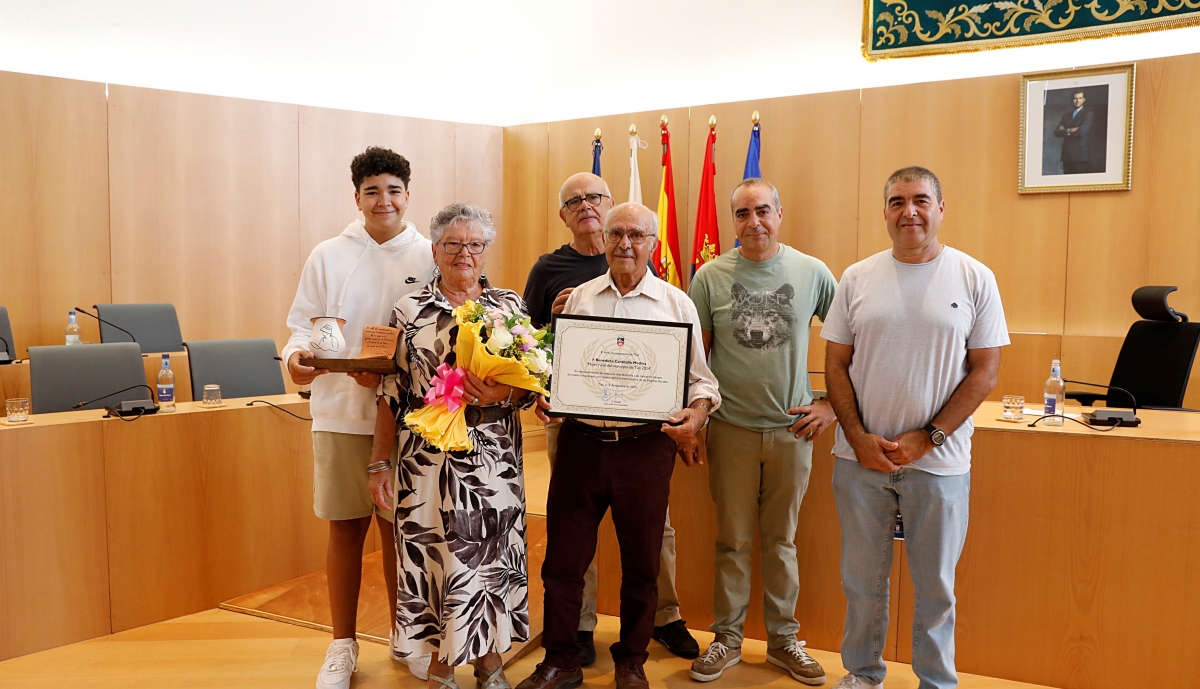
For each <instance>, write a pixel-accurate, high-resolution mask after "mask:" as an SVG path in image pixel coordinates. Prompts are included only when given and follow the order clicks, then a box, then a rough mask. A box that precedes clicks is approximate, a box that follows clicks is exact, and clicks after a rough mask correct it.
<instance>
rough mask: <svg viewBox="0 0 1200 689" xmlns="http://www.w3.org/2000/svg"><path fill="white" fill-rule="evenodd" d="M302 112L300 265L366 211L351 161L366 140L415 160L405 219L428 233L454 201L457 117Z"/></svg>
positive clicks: (326, 110) (304, 109)
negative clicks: (357, 198) (356, 200)
mask: <svg viewBox="0 0 1200 689" xmlns="http://www.w3.org/2000/svg"><path fill="white" fill-rule="evenodd" d="M299 116H300V156H299V160H300V168H299V169H300V252H299V255H300V266H301V267H303V266H304V261H305V260H307V259H308V255H309V254H310V253H312V250H313V247H315V246H316V245H317V244H319V243H321V242H322V241H324V240H326V239H329V238H331V237H336V236H337V235H338V234H340V233H341V232H342V230H344V229H346V225H348V224H350V222H351V221H353V220H355V219H356V218H361V217H362V213H360V212H359V210H358V208H357V207H356V206H355V205H354V184H353V183H352V182H351V180H350V161H351V160H352V159H353V158H354V156H356V155H358V154H359V153H362V152H363V151H364V150H366V149H367V147H368V146H382V147H384V148H390V149H392V150H393V151H395V152H397V153H399V154H400V155H402V156H404V157H405V158H407V159H408V161H409V163H411V164H412V179H411V180H410V181H409V189H410V192H411V195H410V197H409V206H408V210H407V211H406V212H405V214H404V219H405V220H408V221H409V222H411V223H413V224H414V225H416V226H417V229H418V230H420V231H421V233H422V234H424V235H426V236H428V235H429V220H430V218H432V217H433V216H434V214H436V213H437V212H438V211H439V210H441V209H442V208H444V207H445V206H447V205H449V204H451V203H453V202H454V201H455V196H454V168H455V157H454V131H455V126H456V125H455V124H454V123H453V122H440V121H437V120H422V119H416V118H412V117H395V116H392V115H376V114H372V113H364V112H352V111H349V110H333V109H330V108H313V107H308V106H300V108H299ZM295 286H296V285H295V282H293V283H292V285H291V286H290V288H291V289H292V290H293V293H294V291H295ZM289 305H290V301H289Z"/></svg>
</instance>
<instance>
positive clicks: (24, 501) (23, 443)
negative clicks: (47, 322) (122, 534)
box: [0, 422, 111, 660]
mask: <svg viewBox="0 0 1200 689" xmlns="http://www.w3.org/2000/svg"><path fill="white" fill-rule="evenodd" d="M101 437H102V436H101V428H100V424H99V423H94V422H91V423H89V422H85V423H78V424H73V425H71V426H67V427H39V426H36V425H35V426H24V427H12V428H0V460H2V461H0V660H4V659H6V658H12V657H14V656H19V655H24V654H26V653H33V652H35V651H40V650H43V649H47V648H53V647H54V646H61V645H63V644H69V643H73V642H76V641H82V640H84V639H90V638H93V637H96V636H102V635H104V634H108V633H110V631H111V628H110V625H109V594H108V585H109V581H108V551H107V543H106V526H107V524H106V520H105V510H104V465H103V461H104V456H103V451H102V443H101Z"/></svg>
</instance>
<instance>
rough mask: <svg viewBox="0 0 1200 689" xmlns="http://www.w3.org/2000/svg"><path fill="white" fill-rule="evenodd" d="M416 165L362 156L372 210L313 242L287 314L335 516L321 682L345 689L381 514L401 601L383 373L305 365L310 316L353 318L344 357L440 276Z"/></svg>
mask: <svg viewBox="0 0 1200 689" xmlns="http://www.w3.org/2000/svg"><path fill="white" fill-rule="evenodd" d="M410 171H411V170H410V166H409V163H408V161H407V160H405V159H404V157H403V156H401V155H399V154H397V153H394V152H392V151H389V150H387V149H385V148H376V147H371V148H368V149H367V150H366V151H364V152H363V153H361V154H359V155H358V156H355V158H354V160H353V161H352V162H351V163H350V174H351V179H352V181H353V182H354V200H355V202H356V203H357V204H358V209H359V210H360V211H362V214H363V217H362V219H360V220H355V221H354V222H352V223H350V225H349V226H348V227H347V228H346V229H345V230H343V231H342V233H341V234H340V235H338V236H337V237H334V238H332V239H327V240H325V241H323V242H321V243H320V244H318V245H317V246H316V248H315V249H313V252H312V254H310V255H309V257H308V261H307V262H306V263H305V264H304V272H303V273H302V274H301V276H300V285H299V286H298V287H297V288H296V299H295V301H293V302H292V309H291V311H290V312H289V313H288V319H287V323H288V327H289V328H291V331H292V336H291V338H290V339H289V340H288V343H287V346H285V347H284V348H283V360H284V361H286V362H287V367H288V373H289V374H291V376H292V381H293V382H295V383H296V384H297V385H306V384H308V383H311V384H312V400H311V402H310V404H309V409H310V411H311V413H312V418H313V424H312V430H313V434H312V435H313V460H314V461H313V464H314V466H313V509H314V511H315V512H316V513H317V516H318V517H320V518H321V519H326V520H328V521H329V546H328V551H327V553H326V566H327V572H328V575H329V608H330V612H331V614H332V618H333V643H332V644H330V646H329V650H328V651H327V652H326V655H325V664H324V665H323V666H322V668H321V671H320V674H319V675H318V677H317V689H346V688H347V687H349V686H350V676H351V675H352V674H353V672H354V671H355V669H356V668H357V661H358V642H357V641H355V631H356V629H355V618H356V616H357V613H358V593H359V584H360V582H361V581H362V551H363V543H364V541H365V540H366V536H367V531H368V530H369V529H370V527H371V515H372V514H374V515H375V519H376V522H377V523H378V525H379V536H380V539H381V540H382V541H383V570H384V578H385V580H386V582H387V587H388V598H389V600H390V601H391V606H392V609H395V607H396V600H395V596H396V548H395V542H394V540H393V533H392V515H391V514H390V513H385V512H384V511H383V510H378V509H376V508H375V507H374V504H373V503H372V501H371V495H370V493H369V492H368V489H367V484H368V472H367V465H368V464H370V462H371V442H372V438H373V436H374V433H375V416H376V396H375V388H376V386H377V385H378V384H379V376H378V375H376V374H372V373H351V374H348V375H341V374H337V373H335V374H332V375H328V374H329V372H328V371H326V370H324V369H314V368H310V367H308V366H301V365H300V362H299V360H300V358H301V357H310V356H312V352H310V351H308V340H309V335H310V334H311V333H312V322H311V319H313V318H315V317H318V316H333V317H337V318H343V319H345V321H346V327H345V328H344V331H343V333H344V335H345V339H346V346H345V349H344V350H343V352H342V354H341V355H340V356H341V357H343V358H351V357H355V356H357V355H358V353H359V351H361V349H362V331H363V326H365V325H369V324H376V325H386V324H387V323H388V319H389V317H390V316H391V312H392V305H393V304H395V303H396V300H398V299H399V298H400V297H402V296H404V295H406V294H408V293H409V292H412V291H414V290H418V289H421V288H422V287H424V286H425V285H426V284H428V283H429V281H430V280H431V279H432V277H433V266H434V264H433V251H432V248H431V245H430V243H429V240H428V239H426V238H425V237H423V236H421V234H419V233H418V232H417V228H416V227H415V226H414V225H413V224H412V223H410V222H407V221H405V220H404V211H405V210H406V209H407V208H408V197H409V196H408V181H409V175H410ZM414 669H418V668H414Z"/></svg>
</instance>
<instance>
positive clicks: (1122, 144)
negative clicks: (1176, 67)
mask: <svg viewBox="0 0 1200 689" xmlns="http://www.w3.org/2000/svg"><path fill="white" fill-rule="evenodd" d="M1134 72H1135V70H1134V65H1131V64H1130V65H1117V66H1113V67H1097V68H1093V69H1075V70H1068V71H1064V72H1047V73H1042V74H1030V75H1026V76H1024V77H1022V78H1021V157H1020V171H1019V173H1018V174H1019V176H1018V180H1017V191H1018V192H1020V193H1022V194H1039V193H1047V192H1061V191H1109V190H1124V189H1129V188H1130V184H1131V182H1132V174H1133V91H1134Z"/></svg>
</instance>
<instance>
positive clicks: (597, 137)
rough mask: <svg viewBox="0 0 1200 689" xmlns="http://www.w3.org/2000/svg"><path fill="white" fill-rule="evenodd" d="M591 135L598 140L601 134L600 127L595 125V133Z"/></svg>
mask: <svg viewBox="0 0 1200 689" xmlns="http://www.w3.org/2000/svg"><path fill="white" fill-rule="evenodd" d="M593 136H594V137H595V138H596V141H599V140H600V136H601V134H600V128H599V127H596V133H595V134H594V135H593Z"/></svg>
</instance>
